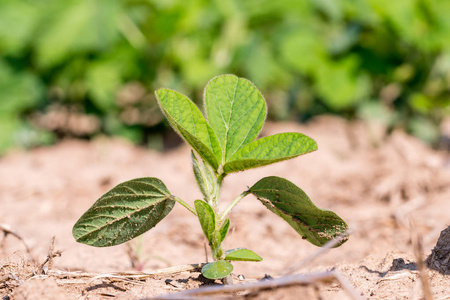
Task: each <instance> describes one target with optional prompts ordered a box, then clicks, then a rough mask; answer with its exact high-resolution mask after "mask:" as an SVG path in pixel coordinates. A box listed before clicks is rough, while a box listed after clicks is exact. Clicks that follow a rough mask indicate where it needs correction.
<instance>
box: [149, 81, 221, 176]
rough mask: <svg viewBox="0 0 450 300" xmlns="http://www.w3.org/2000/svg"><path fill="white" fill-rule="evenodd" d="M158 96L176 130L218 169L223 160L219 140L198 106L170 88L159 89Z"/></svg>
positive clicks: (162, 107)
mask: <svg viewBox="0 0 450 300" xmlns="http://www.w3.org/2000/svg"><path fill="white" fill-rule="evenodd" d="M156 96H157V98H158V102H159V105H160V106H161V109H162V110H163V111H164V114H165V115H166V117H167V119H168V120H169V122H170V124H171V125H172V127H173V128H174V129H175V131H177V132H178V133H179V134H180V135H181V136H182V137H183V138H184V139H185V140H186V142H188V143H189V145H191V146H192V148H194V150H195V151H197V153H198V154H199V155H200V156H201V157H202V158H203V159H204V160H206V161H207V162H208V163H209V164H210V165H211V166H212V167H213V168H214V169H215V170H217V168H218V166H219V161H220V160H221V152H220V146H219V142H218V141H217V138H216V136H215V134H214V132H213V130H212V129H211V127H210V126H209V125H208V123H207V122H206V119H205V118H204V117H203V115H202V113H201V112H200V110H199V109H198V107H197V106H196V105H195V104H194V103H192V101H191V100H189V99H188V98H187V97H186V96H184V95H182V94H180V93H178V92H175V91H172V90H169V89H159V90H157V91H156Z"/></svg>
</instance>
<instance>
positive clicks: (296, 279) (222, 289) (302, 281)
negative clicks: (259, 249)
mask: <svg viewBox="0 0 450 300" xmlns="http://www.w3.org/2000/svg"><path fill="white" fill-rule="evenodd" d="M330 280H337V281H338V282H339V283H340V285H341V286H342V287H343V289H344V290H345V291H346V292H347V294H348V295H349V296H350V297H351V298H352V299H356V300H361V299H364V298H363V297H361V296H360V295H359V294H358V293H357V292H356V291H355V290H354V289H353V288H352V286H351V284H350V283H349V282H348V281H347V279H345V278H344V277H343V276H342V275H341V274H340V273H339V272H337V271H330V272H326V273H316V274H306V275H293V276H285V277H280V278H277V279H271V280H265V281H259V282H252V283H246V284H233V285H219V286H211V287H204V288H199V289H195V290H190V291H184V292H180V293H177V294H170V295H163V296H160V297H156V298H155V299H197V298H198V297H207V296H211V295H217V294H224V293H236V292H241V291H258V290H265V289H273V288H279V287H287V286H292V285H308V284H312V283H316V282H324V281H325V282H327V281H330ZM146 299H149V298H146Z"/></svg>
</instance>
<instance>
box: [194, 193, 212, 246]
mask: <svg viewBox="0 0 450 300" xmlns="http://www.w3.org/2000/svg"><path fill="white" fill-rule="evenodd" d="M194 205H195V210H196V211H197V216H198V220H199V221H200V225H201V226H202V229H203V233H204V234H205V236H206V238H207V239H208V242H209V244H210V245H211V244H212V243H213V236H214V230H215V228H216V218H215V215H214V211H213V209H212V208H211V206H209V204H208V203H206V202H204V201H202V200H195V202H194Z"/></svg>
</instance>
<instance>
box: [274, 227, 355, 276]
mask: <svg viewBox="0 0 450 300" xmlns="http://www.w3.org/2000/svg"><path fill="white" fill-rule="evenodd" d="M349 234H350V230H347V231H345V232H344V233H342V234H340V235H339V236H338V237H336V238H335V239H333V240H331V241H329V242H328V243H326V244H325V245H324V246H322V247H320V249H319V250H318V251H316V252H315V253H313V254H312V255H310V256H308V257H306V258H305V259H303V260H301V261H300V262H299V263H296V264H295V265H293V266H292V267H290V268H289V269H287V270H286V271H285V272H283V273H282V274H281V275H291V274H293V273H294V272H296V271H297V270H299V269H300V268H302V267H304V266H306V265H307V264H309V263H311V262H312V261H313V260H314V259H316V258H317V257H319V256H321V255H322V254H324V253H325V252H327V251H328V250H330V249H331V248H333V247H334V246H336V245H338V244H339V243H340V242H342V240H344V239H345V238H347V237H348V236H349Z"/></svg>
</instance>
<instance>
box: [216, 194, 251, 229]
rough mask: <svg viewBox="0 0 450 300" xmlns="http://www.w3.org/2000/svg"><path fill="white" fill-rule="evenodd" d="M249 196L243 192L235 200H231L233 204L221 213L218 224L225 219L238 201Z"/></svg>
mask: <svg viewBox="0 0 450 300" xmlns="http://www.w3.org/2000/svg"><path fill="white" fill-rule="evenodd" d="M248 194H250V192H249V191H245V192H243V193H242V194H240V195H239V196H238V197H237V198H236V199H234V200H233V202H231V203H230V205H228V207H227V208H226V209H225V210H224V211H223V213H222V216H221V217H220V224H222V222H223V221H224V220H225V219H226V217H227V215H228V213H229V212H230V211H231V210H232V209H233V208H234V207H235V206H236V205H237V204H238V203H239V201H241V200H242V198H244V197H245V196H247V195H248Z"/></svg>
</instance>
